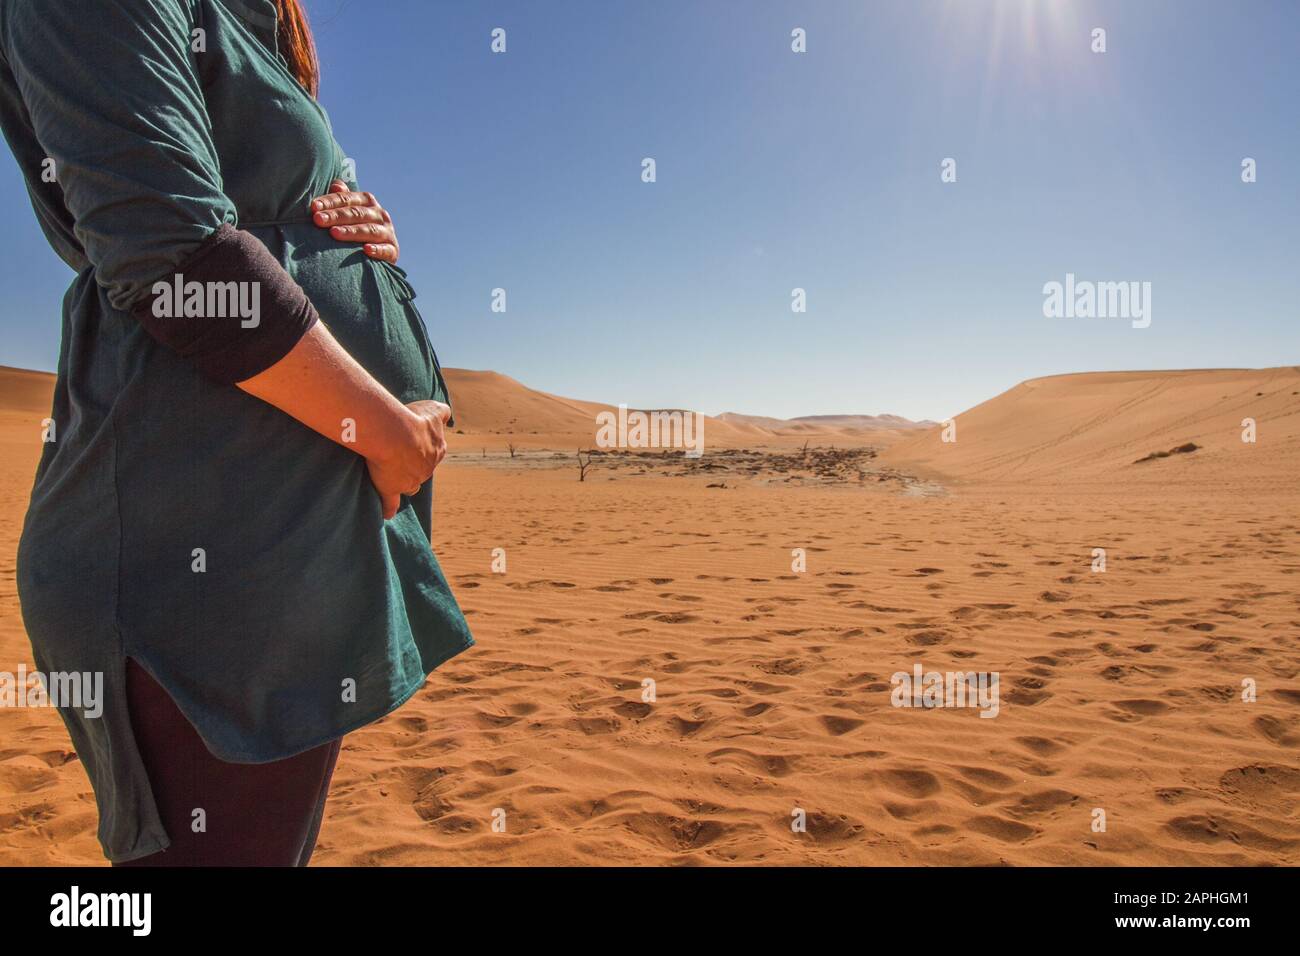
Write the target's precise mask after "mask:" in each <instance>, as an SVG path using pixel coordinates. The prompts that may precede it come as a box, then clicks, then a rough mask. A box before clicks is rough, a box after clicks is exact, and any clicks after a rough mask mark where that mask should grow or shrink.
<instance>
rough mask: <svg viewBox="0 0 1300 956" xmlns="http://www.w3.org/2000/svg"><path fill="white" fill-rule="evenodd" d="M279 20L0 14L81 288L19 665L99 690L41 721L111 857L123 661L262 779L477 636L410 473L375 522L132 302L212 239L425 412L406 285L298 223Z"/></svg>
mask: <svg viewBox="0 0 1300 956" xmlns="http://www.w3.org/2000/svg"><path fill="white" fill-rule="evenodd" d="M276 25H277V24H276V14H275V5H274V4H273V3H272V2H270V0H94V2H85V0H0V126H3V130H4V134H5V137H6V139H7V140H8V142H9V145H10V147H11V149H12V150H13V152H14V155H15V157H16V158H17V160H18V163H19V165H20V167H21V169H22V172H23V174H24V176H25V177H26V180H27V184H28V190H29V192H30V194H31V198H32V202H33V205H34V207H35V210H36V214H37V216H38V218H39V219H40V223H41V226H42V228H43V230H44V232H45V234H46V236H47V237H48V239H49V241H50V244H51V245H52V246H53V247H54V249H55V251H56V252H57V253H58V254H59V255H60V256H61V257H62V258H63V260H64V261H65V262H67V263H68V264H69V265H70V266H71V267H72V268H73V269H74V270H76V272H77V276H76V278H75V279H74V280H73V282H72V285H71V287H70V288H69V289H68V292H67V295H66V297H65V299H64V303H63V335H62V345H61V348H60V353H59V364H58V379H57V384H56V386H55V395H54V407H53V411H52V414H51V417H52V418H53V419H54V423H55V431H54V437H55V440H54V441H52V442H50V443H48V444H46V445H45V446H44V453H43V455H42V457H41V460H40V465H39V467H38V471H37V474H36V481H35V486H34V488H33V490H32V498H31V504H30V506H29V509H28V512H27V517H26V522H25V524H24V527H23V532H22V537H21V540H20V543H19V555H18V589H19V597H20V599H21V603H22V611H23V618H24V622H25V624H26V626H27V630H28V633H29V635H30V637H31V641H32V648H33V651H34V656H35V661H36V665H37V667H38V668H39V669H40V670H42V671H44V672H78V673H84V672H91V673H102V675H103V682H104V684H103V686H104V690H103V697H104V701H103V708H102V714H100V715H99V716H94V715H93V714H92V715H90V716H88V715H87V712H86V711H85V710H84V709H78V708H75V707H61V708H60V714H61V715H62V717H63V718H64V720H65V722H66V723H67V726H68V729H69V732H70V733H71V736H72V740H73V743H74V745H75V747H76V750H77V753H78V754H79V755H80V757H81V759H82V761H83V763H84V764H85V767H86V771H87V773H88V774H89V776H90V780H91V783H92V785H93V786H94V791H95V798H96V801H97V803H98V806H99V813H100V824H99V839H100V842H101V843H102V844H103V847H104V851H105V854H106V855H107V856H108V857H109V859H111V860H114V861H126V860H130V859H134V858H137V857H141V856H145V855H148V854H150V853H154V852H156V851H158V850H160V849H163V848H165V847H166V846H167V845H168V837H167V834H166V833H165V832H164V830H163V827H162V825H161V823H160V821H159V817H158V813H157V809H156V807H155V805H154V801H153V797H152V794H151V791H150V787H149V781H148V777H147V775H146V773H145V769H144V766H143V764H142V762H141V758H140V755H139V752H138V751H137V748H136V745H135V741H134V738H133V735H132V732H131V723H130V717H129V714H128V712H127V702H126V695H125V685H124V680H125V678H124V674H125V660H126V658H128V657H130V658H133V659H135V660H136V661H138V662H139V663H140V664H141V665H143V666H144V667H145V669H146V670H148V671H149V672H150V673H151V674H152V675H153V676H154V678H155V679H156V680H158V681H159V683H161V684H162V686H163V687H164V688H166V690H167V691H168V692H169V693H170V694H171V696H172V697H173V698H174V699H175V701H176V703H177V705H178V706H179V707H180V709H181V710H182V712H183V713H184V714H185V716H186V717H187V718H188V719H189V720H190V721H191V722H192V723H193V725H194V727H195V728H196V729H197V730H198V732H199V733H200V734H201V736H202V737H203V740H204V741H205V742H206V744H207V745H208V747H209V749H210V750H211V751H212V753H213V754H214V755H216V756H217V757H219V758H221V759H224V760H229V761H236V762H248V763H259V762H264V761H270V760H277V759H281V758H284V757H289V756H292V755H294V754H296V753H299V752H301V751H304V750H307V749H310V748H312V747H315V746H317V745H319V744H321V743H324V742H326V741H329V740H332V739H334V738H337V737H339V736H341V735H342V734H344V733H347V732H348V731H350V730H353V729H355V728H357V727H360V726H362V725H364V724H367V723H369V722H371V721H374V720H376V719H378V718H379V717H382V716H383V715H385V714H387V713H389V712H390V711H392V710H394V709H395V708H396V707H398V706H400V705H401V704H402V703H403V702H404V701H406V700H407V699H408V698H409V697H410V696H411V695H412V694H414V693H415V691H416V690H418V689H419V687H420V686H421V685H422V684H423V683H424V681H425V678H426V676H427V675H428V674H429V672H430V671H431V670H432V669H433V668H435V667H437V666H438V665H439V664H440V663H442V662H443V661H445V660H447V659H448V658H450V657H452V656H453V655H455V654H458V653H459V652H461V651H463V650H465V649H466V648H468V647H469V646H471V645H472V644H473V639H472V638H471V636H470V632H469V628H468V626H467V625H466V622H465V619H464V617H463V616H462V614H461V611H460V609H459V608H458V607H457V604H456V601H455V599H454V598H453V596H452V594H451V591H450V589H449V587H448V585H447V581H446V579H445V578H444V576H443V574H442V571H441V570H440V569H439V566H438V562H437V560H436V559H435V557H434V555H433V551H432V549H431V547H430V535H431V516H432V495H433V492H432V482H429V483H427V484H426V485H425V486H424V487H423V488H422V489H421V490H420V492H419V493H418V494H417V495H415V496H412V497H410V498H406V499H404V500H403V506H402V508H401V510H400V511H399V513H398V514H397V516H396V517H395V518H393V519H391V520H389V521H385V520H384V518H383V515H382V512H381V507H380V502H379V497H378V495H377V494H376V492H375V491H374V489H373V487H372V486H371V483H370V480H369V477H368V474H367V471H366V467H365V462H364V461H363V460H362V459H361V458H360V457H359V456H358V455H356V454H355V453H353V452H352V451H350V450H349V449H348V448H346V447H344V446H342V445H339V444H336V443H334V442H332V441H330V440H328V439H326V438H323V437H321V436H320V435H318V434H316V433H315V432H313V431H311V430H310V429H308V428H306V427H305V426H303V425H301V424H299V423H298V422H297V421H295V420H294V419H292V418H290V417H289V416H288V415H285V414H284V413H283V412H281V411H279V410H278V409H276V408H274V407H272V406H270V405H268V404H265V403H263V402H261V401H259V400H258V399H256V398H253V397H252V396H250V395H248V394H246V393H244V392H243V391H241V390H240V389H238V388H236V387H234V386H232V385H221V384H217V383H214V382H213V381H210V380H209V379H206V378H205V377H203V376H202V375H200V374H198V373H197V372H196V370H195V368H194V366H193V365H192V363H190V362H187V361H186V359H185V358H184V357H183V356H181V355H180V354H178V353H177V352H175V351H172V350H170V349H168V348H166V347H164V346H163V345H162V344H160V343H159V341H157V340H156V339H154V338H153V337H151V336H150V335H149V334H148V333H147V332H146V330H145V329H143V328H142V326H141V324H140V322H138V321H137V320H136V319H135V318H133V317H132V315H131V313H130V311H129V307H130V305H131V304H132V303H133V302H136V301H138V300H139V299H140V298H141V296H142V295H143V294H145V293H147V291H148V290H149V289H150V288H151V287H152V285H153V284H154V282H156V281H158V280H160V279H164V278H166V279H170V278H171V276H172V274H173V272H175V271H176V269H177V266H178V264H180V263H183V262H184V261H185V260H186V257H187V256H188V255H189V254H190V253H191V252H192V251H193V250H194V249H195V248H196V247H198V246H199V245H200V244H202V243H203V241H204V240H205V238H208V237H210V236H211V235H212V234H213V233H214V231H216V230H218V229H220V228H222V227H223V225H234V226H237V227H238V228H240V229H245V230H248V231H249V232H251V233H252V234H254V235H255V236H256V237H257V238H259V239H260V240H261V241H262V242H263V243H264V244H265V245H266V247H267V248H268V249H269V250H270V252H271V253H272V254H273V255H274V256H275V258H276V259H277V260H278V262H279V264H280V265H281V266H282V267H283V268H284V269H285V270H286V271H287V273H288V275H289V276H291V277H292V278H293V279H294V280H295V281H296V282H297V283H298V284H299V285H300V286H301V287H302V290H303V291H304V292H305V293H306V294H307V296H308V298H310V300H311V303H312V304H314V306H315V307H316V310H317V312H318V313H319V316H320V321H322V322H324V323H325V324H326V326H327V327H328V328H329V329H330V331H331V332H332V333H333V334H334V336H335V338H337V339H338V341H339V342H340V343H341V344H342V345H343V347H344V348H346V349H347V350H348V352H349V353H351V354H352V355H353V356H354V357H355V358H356V359H357V360H358V361H359V362H360V363H361V364H362V365H363V366H365V367H366V368H367V369H368V370H369V371H370V373H371V374H372V375H374V376H375V378H376V379H378V381H380V382H381V383H382V384H383V385H384V386H385V387H386V388H388V389H389V390H390V391H391V392H392V393H393V394H394V395H395V396H397V398H399V399H400V400H401V401H402V402H412V401H415V400H417V399H429V398H437V399H439V400H442V401H447V400H448V399H447V394H446V389H445V385H444V383H443V380H442V375H441V372H440V369H439V366H438V362H437V358H436V356H435V354H434V351H433V349H432V347H431V345H430V343H429V340H428V337H427V335H426V331H425V326H424V322H423V319H422V318H421V316H420V314H419V312H418V311H417V309H416V306H415V302H414V299H415V292H414V290H413V289H412V288H411V286H410V284H409V283H408V282H407V280H406V276H405V273H404V272H403V271H402V270H401V269H399V268H397V267H396V266H390V265H388V264H386V263H382V262H379V261H376V260H373V259H370V258H368V257H366V256H365V255H364V254H363V253H362V252H361V250H360V247H359V246H358V245H356V244H351V243H348V244H345V243H340V242H337V241H335V240H333V239H332V238H331V237H330V236H329V233H328V231H327V230H325V229H320V228H317V227H316V226H315V225H313V224H312V223H311V222H310V220H309V217H308V212H307V204H308V202H309V201H310V200H311V199H312V198H313V197H315V196H318V195H322V194H324V193H325V192H326V191H327V190H328V188H329V184H330V182H331V180H334V179H346V177H345V176H344V166H343V153H342V151H341V149H340V148H339V146H338V145H337V144H336V143H335V141H334V137H333V133H332V131H331V129H330V125H329V120H328V118H327V117H326V115H325V112H324V111H323V110H322V109H321V108H320V106H319V105H318V104H317V103H316V101H315V100H314V99H312V98H311V96H309V95H308V94H307V93H306V92H305V91H304V90H303V89H302V87H301V86H300V85H299V84H298V83H297V82H296V81H295V80H294V78H293V76H292V75H291V74H290V72H289V71H288V69H287V67H286V64H285V61H284V59H283V58H282V57H281V56H280V55H279V54H278V53H277V49H276ZM47 160H52V161H53V169H54V171H55V176H54V179H56V180H57V181H56V182H47V179H49V178H50V177H49V176H47V175H45V173H46V171H47V170H48V169H49V168H50V163H49V162H47ZM349 185H352V186H353V187H354V188H355V184H353V183H350V184H349ZM341 427H342V423H341Z"/></svg>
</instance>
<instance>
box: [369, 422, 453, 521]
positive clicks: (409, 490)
mask: <svg viewBox="0 0 1300 956" xmlns="http://www.w3.org/2000/svg"><path fill="white" fill-rule="evenodd" d="M406 408H407V410H408V412H409V413H410V416H409V423H408V424H409V428H408V432H409V440H407V441H403V442H401V443H399V444H397V445H396V446H395V447H392V448H387V449H384V450H383V451H381V452H378V453H376V454H375V455H374V456H372V457H369V458H367V459H366V467H367V468H368V469H369V471H370V480H371V481H372V482H373V483H374V485H375V490H376V491H378V492H379V501H380V503H381V504H382V505H383V509H384V519H385V520H387V519H389V518H391V517H393V516H394V515H395V514H397V510H398V509H399V508H400V507H401V506H402V495H413V494H415V493H416V492H418V491H419V490H420V486H421V485H423V484H424V483H425V482H426V481H428V480H429V477H430V476H431V475H432V474H433V470H434V469H435V468H437V467H438V465H439V464H440V463H441V462H442V459H443V458H444V457H446V455H447V438H446V434H445V432H444V428H443V426H444V425H446V423H447V419H448V418H450V417H451V407H450V406H448V405H444V404H443V403H442V402H434V401H425V402H411V404H409V405H407V406H406Z"/></svg>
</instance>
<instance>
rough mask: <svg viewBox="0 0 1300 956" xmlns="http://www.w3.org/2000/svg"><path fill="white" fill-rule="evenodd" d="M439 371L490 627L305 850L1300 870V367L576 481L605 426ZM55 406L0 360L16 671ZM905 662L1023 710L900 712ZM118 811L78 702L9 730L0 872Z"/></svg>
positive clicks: (630, 460) (510, 384)
mask: <svg viewBox="0 0 1300 956" xmlns="http://www.w3.org/2000/svg"><path fill="white" fill-rule="evenodd" d="M447 373H448V378H449V381H450V385H451V388H452V393H453V399H454V401H455V404H456V409H457V426H458V432H457V433H455V434H453V435H452V436H451V446H452V452H453V453H452V456H451V457H450V458H449V459H448V461H447V462H446V463H445V464H444V465H443V467H442V469H440V471H439V477H438V482H437V505H436V518H435V537H436V540H435V542H434V544H435V549H436V550H437V552H438V555H439V559H440V561H441V562H442V565H443V567H444V569H445V570H446V572H447V575H448V578H449V579H450V580H451V581H452V583H453V586H454V588H455V590H456V593H457V595H458V597H459V599H460V600H461V602H462V604H463V606H464V607H465V609H466V613H467V614H468V615H469V619H470V622H471V624H472V625H473V627H474V629H475V635H476V637H477V640H478V646H477V647H475V648H474V649H472V650H471V651H469V652H467V653H465V654H463V655H461V656H460V657H457V658H456V659H454V660H453V661H451V662H450V663H448V664H446V665H444V666H443V667H442V668H440V669H439V670H437V671H435V672H434V674H433V675H432V676H431V677H430V679H429V681H428V684H427V685H426V687H425V688H424V689H423V690H422V691H421V692H420V693H419V694H418V695H417V696H416V698H415V699H414V700H413V701H412V702H410V703H408V704H407V705H406V706H404V707H403V708H401V709H400V710H399V711H397V712H396V713H394V714H392V715H390V716H389V717H387V718H385V719H384V720H382V721H380V722H378V723H376V724H373V725H371V726H369V727H366V728H364V729H363V730H361V731H358V732H356V733H354V734H351V735H349V736H348V737H347V739H346V740H345V742H344V746H343V753H342V757H341V759H340V763H339V767H338V771H337V773H336V776H335V780H334V785H333V788H332V791H331V799H330V803H329V807H328V810H327V812H326V818H325V822H324V826H323V828H322V832H321V838H320V843H319V847H318V850H317V854H316V857H315V860H314V861H313V863H314V865H331V864H387V865H403V864H433V865H448V864H475V865H480V864H483V865H491V864H523V865H527V864H595V865H601V864H674V865H692V864H730V863H748V864H754V863H757V864H781V863H785V864H817V865H822V864H996V863H1008V864H1070V865H1090V864H1109V865H1116V864H1118V865H1129V864H1229V865H1240V864H1284V865H1288V864H1289V865H1294V864H1295V863H1296V862H1297V861H1298V860H1300V811H1298V810H1297V798H1298V797H1300V761H1298V759H1297V758H1298V757H1300V598H1298V595H1300V588H1298V587H1297V585H1298V584H1300V507H1298V506H1300V483H1298V480H1297V476H1300V370H1297V369H1295V368H1279V369H1266V370H1206V371H1196V370H1193V371H1183V372H1129V373H1089V374H1079V375H1070V376H1058V377H1053V378H1045V379H1036V380H1031V381H1028V382H1025V383H1022V384H1020V385H1017V386H1015V387H1014V388H1011V389H1010V390H1009V391H1007V392H1006V393H1004V394H1002V395H999V396H997V397H996V398H993V399H991V400H989V401H988V402H985V403H984V404H982V405H980V406H978V407H976V408H974V409H971V410H970V411H969V412H966V413H963V414H961V415H958V416H957V419H956V437H957V440H956V441H955V442H944V441H943V440H942V437H943V428H942V426H935V427H928V428H920V429H917V428H912V427H910V425H907V424H905V425H904V426H903V427H895V426H897V425H898V423H897V422H894V421H890V420H885V421H883V422H878V423H876V424H877V425H880V426H881V427H878V428H870V427H868V428H861V427H853V426H854V425H855V424H861V422H855V421H854V420H853V418H852V416H848V417H843V416H841V417H835V418H832V419H830V420H828V421H825V422H821V423H817V422H816V421H813V422H811V423H810V422H809V421H808V420H804V421H803V422H797V423H794V424H793V425H791V424H789V423H787V424H785V425H782V424H781V423H775V424H774V423H772V422H771V421H768V420H762V419H755V417H754V416H746V415H743V414H742V415H735V416H726V417H725V418H720V419H709V420H708V422H707V425H706V434H707V437H708V451H707V452H706V456H705V458H704V459H703V460H701V461H700V462H695V463H692V462H688V461H684V460H682V459H681V458H680V457H678V456H673V455H667V456H664V455H660V454H655V455H646V456H634V455H609V456H598V457H597V458H596V460H595V462H594V464H593V465H592V467H591V468H590V470H589V471H588V472H587V475H586V480H585V481H581V482H580V481H578V470H577V466H576V462H575V461H574V458H573V452H574V450H575V449H577V448H578V447H587V446H590V445H591V443H592V440H591V435H592V424H591V422H592V419H593V417H594V414H595V413H596V412H597V411H599V410H603V409H608V408H609V406H606V405H600V404H598V403H592V402H578V401H574V400H570V399H563V398H560V397H558V396H553V395H547V394H545V393H541V392H537V391H534V390H531V389H528V388H526V387H524V386H523V385H521V384H519V383H517V382H515V381H513V380H512V379H509V378H507V377H505V376H501V375H497V374H496V373H492V372H464V371H458V370H454V369H450V370H447ZM50 385H51V379H50V377H49V376H46V375H41V374H39V373H24V372H18V371H13V370H5V371H3V372H0V667H2V668H5V669H10V670H12V669H14V668H16V666H17V665H18V664H19V663H23V662H25V663H27V664H28V665H29V666H30V664H31V651H30V647H29V645H28V643H27V639H26V636H25V634H24V632H23V628H22V624H21V619H20V617H19V614H18V606H17V598H16V595H15V589H14V570H15V569H14V554H15V547H16V541H17V536H18V531H19V527H20V524H21V520H22V514H23V508H24V506H25V501H26V496H27V493H28V491H29V489H30V483H31V478H32V472H33V469H34V467H35V463H36V459H37V454H38V452H39V440H40V439H39V435H40V425H39V421H40V419H41V418H42V417H44V415H45V413H46V411H47V410H48V402H49V390H50ZM1245 418H1253V419H1255V421H1256V428H1257V433H1256V441H1255V442H1253V443H1249V442H1243V441H1242V440H1241V435H1242V429H1243V426H1242V420H1243V419H1245ZM805 426H806V427H805ZM805 442H807V443H808V445H809V448H808V451H807V454H805V452H804V448H803V445H804V443H805ZM1189 444H1190V445H1195V446H1196V448H1195V450H1189V451H1180V452H1176V453H1172V454H1167V455H1164V456H1163V457H1153V458H1149V459H1148V460H1145V461H1142V462H1141V463H1138V460H1139V459H1143V458H1147V456H1149V455H1151V454H1152V453H1158V452H1159V453H1163V452H1169V451H1170V450H1171V449H1174V448H1180V447H1186V446H1187V445H1189ZM507 445H515V446H516V452H517V455H516V456H515V457H511V455H510V452H509V450H508V448H507ZM832 445H834V446H835V451H834V452H831V451H829V448H830V446H832ZM868 448H870V449H872V450H871V451H868V450H867V449H868ZM742 449H743V450H744V451H743V452H742ZM706 466H707V467H706ZM494 549H504V555H505V559H506V567H505V573H496V571H494V568H493V559H494V555H493V552H494ZM794 549H803V552H804V554H805V555H806V571H802V572H799V571H795V570H793V569H792V561H793V560H794V558H793V555H792V551H794ZM1096 549H1104V551H1105V570H1104V571H1101V570H1098V569H1097V560H1098V558H1097V554H1098V552H1097V550H1096ZM498 554H499V552H498ZM499 569H500V568H499V565H498V569H497V570H499ZM916 664H920V665H922V667H923V668H924V669H925V670H927V671H930V670H935V671H940V672H947V671H972V670H974V671H981V672H996V673H998V674H999V675H1000V708H999V712H998V714H997V716H996V717H995V718H992V719H987V718H983V717H981V716H980V712H979V710H977V709H973V708H937V709H926V708H900V707H895V706H893V705H892V704H891V683H890V682H891V675H893V674H894V673H895V672H899V671H904V672H910V671H911V670H912V668H913V666H914V665H916ZM647 681H652V682H653V688H654V699H653V700H646V699H644V697H645V690H644V688H645V682H647ZM1243 681H1244V682H1247V683H1246V686H1253V687H1254V689H1255V698H1254V699H1253V700H1245V699H1243ZM1098 811H1100V812H1101V813H1103V814H1104V819H1105V828H1104V830H1100V829H1098V828H1097V827H1096V821H1098V820H1099V819H1100V817H1099V815H1098ZM801 812H802V814H803V815H804V818H805V819H806V832H794V831H793V830H792V826H791V824H792V821H796V820H797V819H799V816H798V815H799V814H800V813H801ZM494 821H497V822H498V827H497V828H496V829H494ZM500 822H503V823H504V830H503V832H497V830H498V829H501V827H500ZM94 827H95V808H94V802H93V800H92V798H91V794H90V788H89V783H88V781H87V778H86V775H85V773H84V771H83V769H82V768H81V765H80V763H79V761H78V760H77V758H76V756H75V754H74V753H73V751H72V748H71V746H70V744H69V741H68V738H67V736H66V734H65V732H64V730H63V726H62V724H61V722H60V720H59V719H58V717H57V715H56V714H55V713H53V712H51V711H48V710H25V709H0V864H4V865H24V864H55V863H75V864H102V863H103V859H102V857H101V855H100V852H99V848H98V844H97V842H96V841H95V839H94Z"/></svg>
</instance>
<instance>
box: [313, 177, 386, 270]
mask: <svg viewBox="0 0 1300 956" xmlns="http://www.w3.org/2000/svg"><path fill="white" fill-rule="evenodd" d="M311 211H312V212H311V216H312V222H314V223H315V224H316V225H318V226H320V227H321V228H323V229H324V228H328V229H329V231H330V236H332V237H333V238H334V239H337V240H338V241H339V242H362V243H365V244H366V245H365V247H364V249H363V251H364V252H365V254H366V255H367V256H369V257H370V258H372V259H382V260H384V261H385V262H392V263H396V262H397V259H398V257H399V256H400V255H401V246H400V245H399V244H398V242H397V231H396V229H394V227H393V217H392V216H391V215H389V213H388V210H387V209H385V208H384V207H383V206H381V205H379V200H377V199H375V196H374V194H373V193H364V192H356V191H355V190H351V189H348V187H347V184H346V183H344V182H342V181H340V180H337V179H336V180H335V181H334V182H332V183H331V184H330V191H329V192H328V193H327V194H326V195H324V196H317V197H316V198H315V199H313V200H312V201H311Z"/></svg>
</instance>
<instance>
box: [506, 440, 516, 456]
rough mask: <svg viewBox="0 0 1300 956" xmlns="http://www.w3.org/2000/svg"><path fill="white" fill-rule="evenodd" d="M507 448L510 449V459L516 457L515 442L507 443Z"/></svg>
mask: <svg viewBox="0 0 1300 956" xmlns="http://www.w3.org/2000/svg"><path fill="white" fill-rule="evenodd" d="M506 447H507V448H509V449H510V457H511V458H514V457H515V446H514V443H513V442H506Z"/></svg>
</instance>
